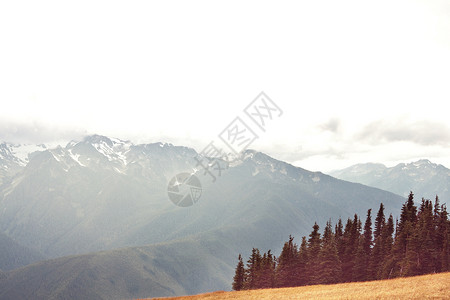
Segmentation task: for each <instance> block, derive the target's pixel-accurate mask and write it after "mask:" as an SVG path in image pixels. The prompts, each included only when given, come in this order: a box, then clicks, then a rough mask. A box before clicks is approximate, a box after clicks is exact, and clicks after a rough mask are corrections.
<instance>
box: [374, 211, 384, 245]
mask: <svg viewBox="0 0 450 300" xmlns="http://www.w3.org/2000/svg"><path fill="white" fill-rule="evenodd" d="M384 222H385V220H384V205H383V203H380V208H379V209H378V213H377V217H376V218H375V231H374V232H373V238H374V240H376V239H377V238H378V237H379V236H380V234H381V229H382V227H383V225H384Z"/></svg>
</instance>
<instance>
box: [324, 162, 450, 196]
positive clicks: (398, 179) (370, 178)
mask: <svg viewBox="0 0 450 300" xmlns="http://www.w3.org/2000/svg"><path fill="white" fill-rule="evenodd" d="M330 175H331V176H334V177H336V178H340V179H343V180H348V181H352V182H358V183H362V184H365V185H369V186H373V187H377V188H380V189H383V190H386V191H390V192H393V193H396V194H398V195H401V196H404V197H406V196H408V194H409V193H410V191H413V192H414V193H415V194H416V195H417V196H418V197H424V198H426V199H432V200H434V198H435V197H436V195H438V196H439V199H440V200H441V203H450V190H449V188H450V169H448V168H446V167H444V166H443V165H439V164H435V163H432V162H431V161H429V160H427V159H421V160H418V161H415V162H411V163H401V164H398V165H396V166H393V167H386V166H385V165H383V164H379V163H377V164H375V163H366V164H357V165H353V166H351V167H348V168H345V169H342V170H336V171H333V172H330Z"/></svg>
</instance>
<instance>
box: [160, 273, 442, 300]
mask: <svg viewBox="0 0 450 300" xmlns="http://www.w3.org/2000/svg"><path fill="white" fill-rule="evenodd" d="M153 299H171V300H197V299H202V300H214V299H242V300H244V299H250V300H260V299H450V273H440V274H432V275H423V276H416V277H408V278H397V279H391V280H379V281H368V282H355V283H342V284H332V285H313V286H302V287H295V288H279V289H261V290H252V291H239V292H223V291H220V292H214V293H207V294H200V295H195V296H183V297H174V298H153Z"/></svg>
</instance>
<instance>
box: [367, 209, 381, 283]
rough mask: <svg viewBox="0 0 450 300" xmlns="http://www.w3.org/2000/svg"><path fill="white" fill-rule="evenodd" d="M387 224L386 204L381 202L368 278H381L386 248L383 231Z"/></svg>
mask: <svg viewBox="0 0 450 300" xmlns="http://www.w3.org/2000/svg"><path fill="white" fill-rule="evenodd" d="M384 225H385V216H384V205H383V203H380V208H379V209H378V213H377V217H376V218H375V230H374V240H373V248H372V250H371V255H370V258H369V261H370V262H369V270H368V274H367V278H368V279H372V280H374V279H379V278H380V270H381V267H382V263H383V257H384V254H385V253H384V249H383V244H384V240H383V236H382V235H381V232H382V231H383V227H384Z"/></svg>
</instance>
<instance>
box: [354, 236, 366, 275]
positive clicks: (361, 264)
mask: <svg viewBox="0 0 450 300" xmlns="http://www.w3.org/2000/svg"><path fill="white" fill-rule="evenodd" d="M365 239H366V237H365V236H361V238H360V239H359V242H358V248H357V249H356V254H355V261H354V266H353V270H352V281H364V280H367V278H368V270H367V261H368V259H369V256H368V254H367V253H366V250H365V249H364V247H365V244H366V242H365Z"/></svg>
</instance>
